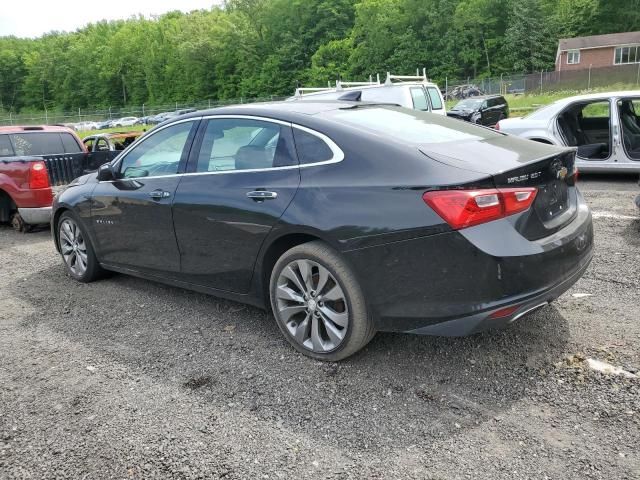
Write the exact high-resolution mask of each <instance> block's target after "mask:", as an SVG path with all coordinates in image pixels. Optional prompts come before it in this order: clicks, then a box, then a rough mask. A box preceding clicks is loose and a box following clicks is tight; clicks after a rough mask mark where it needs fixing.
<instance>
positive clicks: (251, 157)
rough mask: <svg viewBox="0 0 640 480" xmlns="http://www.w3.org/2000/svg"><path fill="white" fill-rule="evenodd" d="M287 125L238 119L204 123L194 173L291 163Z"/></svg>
mask: <svg viewBox="0 0 640 480" xmlns="http://www.w3.org/2000/svg"><path fill="white" fill-rule="evenodd" d="M290 130H291V129H290V127H287V126H283V125H280V124H277V123H272V122H267V121H262V120H251V119H242V118H221V119H212V120H209V122H208V123H207V129H206V130H205V133H204V137H203V139H202V146H201V147H200V153H199V154H198V164H197V166H196V172H225V171H235V170H260V169H265V168H275V167H285V166H289V165H295V163H296V162H295V160H294V158H293V155H292V152H291V141H290V140H289V141H287V138H288V136H290V135H291V134H290Z"/></svg>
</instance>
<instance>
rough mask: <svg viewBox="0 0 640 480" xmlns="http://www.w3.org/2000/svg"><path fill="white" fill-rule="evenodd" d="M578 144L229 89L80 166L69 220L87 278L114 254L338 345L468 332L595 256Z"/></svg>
mask: <svg viewBox="0 0 640 480" xmlns="http://www.w3.org/2000/svg"><path fill="white" fill-rule="evenodd" d="M574 162H575V150H574V149H569V148H560V147H554V146H549V145H543V144H540V143H535V142H530V141H527V140H522V139H519V138H515V137H511V136H507V135H504V134H502V133H500V132H496V131H492V130H489V129H486V128H482V127H477V126H474V125H471V124H466V123H463V122H459V121H457V120H453V119H448V118H446V117H443V116H441V115H434V114H431V113H426V112H420V111H416V110H409V109H404V108H402V107H396V106H390V105H376V104H367V103H362V102H317V103H316V102H285V103H272V104H256V105H246V106H240V107H226V108H222V109H215V110H210V111H200V112H195V113H191V114H188V115H186V116H182V117H179V118H176V119H172V120H169V121H168V122H166V123H164V124H162V125H160V126H159V127H157V128H156V129H154V130H153V131H152V132H150V133H148V134H147V135H145V136H144V137H142V138H140V139H139V140H138V141H136V142H135V143H134V144H133V145H131V146H130V147H129V148H127V149H126V150H125V151H123V152H122V153H121V154H120V155H119V156H118V157H117V158H116V159H114V160H113V161H112V162H111V163H109V164H106V165H103V166H102V167H101V168H100V169H99V171H98V172H97V173H93V174H89V175H85V176H83V177H80V178H78V179H77V180H75V181H74V182H73V183H72V184H71V185H70V186H69V188H67V189H66V191H64V192H63V193H61V194H60V195H59V196H58V197H57V199H56V201H55V205H54V213H53V218H52V231H53V232H54V239H55V245H56V248H57V250H58V252H59V253H60V254H61V256H62V259H63V261H64V265H65V267H66V269H67V271H68V273H69V275H70V276H71V277H73V278H75V279H76V280H78V281H80V282H90V281H93V280H96V279H98V278H100V277H101V276H102V275H104V273H105V271H115V272H120V273H124V274H129V275H135V276H139V277H143V278H147V279H150V280H156V281H160V282H164V283H168V284H171V285H174V286H178V287H183V288H187V289H192V290H196V291H200V292H204V293H208V294H213V295H217V296H220V297H225V298H229V299H233V300H236V301H240V302H245V303H249V304H252V305H255V306H258V307H261V308H265V309H270V310H271V311H272V312H273V315H274V317H275V320H276V323H277V325H278V327H279V328H280V330H281V331H282V333H283V335H284V337H285V338H286V339H287V340H288V341H289V342H290V343H291V344H292V345H293V347H294V348H296V349H297V350H298V351H300V352H302V353H303V354H305V355H308V356H310V357H313V358H316V359H319V360H327V361H336V360H341V359H343V358H346V357H348V356H350V355H352V354H353V353H355V352H357V351H358V350H360V349H361V348H362V347H364V346H365V345H366V344H367V343H368V342H369V341H370V340H371V338H372V337H373V336H374V334H375V333H376V332H377V331H394V332H406V333H415V334H428V335H445V336H460V335H468V334H472V333H475V332H479V331H481V330H485V329H489V328H494V327H502V326H506V325H508V324H510V323H512V322H514V321H516V320H518V319H520V318H521V317H523V316H524V315H525V314H527V313H529V312H531V311H533V310H535V309H537V308H540V307H542V306H544V305H547V304H548V303H549V302H551V301H553V300H554V299H556V298H558V296H559V295H560V294H562V293H563V292H564V291H566V290H567V289H568V288H569V287H571V285H573V284H574V283H575V282H576V281H577V280H578V279H579V278H580V277H581V275H582V274H583V273H584V271H585V269H586V268H587V266H588V264H589V262H590V260H591V257H592V246H593V232H592V222H591V214H590V212H589V209H588V207H587V205H586V204H585V202H584V200H583V198H582V196H581V194H580V192H579V190H578V188H577V187H576V180H577V171H576V169H575V166H574ZM522 321H526V320H525V319H523V320H522Z"/></svg>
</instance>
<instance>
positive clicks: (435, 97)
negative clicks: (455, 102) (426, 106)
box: [427, 87, 442, 110]
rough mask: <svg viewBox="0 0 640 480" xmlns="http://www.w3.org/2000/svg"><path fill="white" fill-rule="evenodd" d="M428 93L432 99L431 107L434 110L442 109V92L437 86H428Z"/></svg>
mask: <svg viewBox="0 0 640 480" xmlns="http://www.w3.org/2000/svg"><path fill="white" fill-rule="evenodd" d="M427 93H428V94H429V98H430V99H431V108H433V109H434V110H442V98H440V92H439V91H438V89H437V88H435V87H427Z"/></svg>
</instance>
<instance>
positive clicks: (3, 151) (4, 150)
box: [0, 135, 14, 157]
mask: <svg viewBox="0 0 640 480" xmlns="http://www.w3.org/2000/svg"><path fill="white" fill-rule="evenodd" d="M13 155H14V154H13V147H12V146H11V142H10V141H9V136H8V135H0V157H12V156H13Z"/></svg>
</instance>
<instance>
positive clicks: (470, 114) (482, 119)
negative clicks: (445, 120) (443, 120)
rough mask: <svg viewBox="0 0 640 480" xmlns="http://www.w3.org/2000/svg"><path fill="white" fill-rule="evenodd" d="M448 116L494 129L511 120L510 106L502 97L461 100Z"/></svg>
mask: <svg viewBox="0 0 640 480" xmlns="http://www.w3.org/2000/svg"><path fill="white" fill-rule="evenodd" d="M447 116H449V117H452V118H457V119H459V120H465V121H467V122H471V123H476V124H478V125H484V126H485V127H494V126H495V125H496V124H497V123H498V122H499V121H501V120H504V119H505V118H509V105H508V104H507V101H506V100H505V98H504V97H503V96H502V95H487V96H482V97H472V98H466V99H464V100H460V101H459V102H458V103H457V104H456V105H455V106H454V107H453V108H452V109H451V110H449V111H448V112H447Z"/></svg>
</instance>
